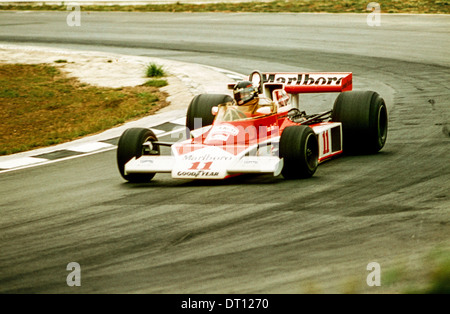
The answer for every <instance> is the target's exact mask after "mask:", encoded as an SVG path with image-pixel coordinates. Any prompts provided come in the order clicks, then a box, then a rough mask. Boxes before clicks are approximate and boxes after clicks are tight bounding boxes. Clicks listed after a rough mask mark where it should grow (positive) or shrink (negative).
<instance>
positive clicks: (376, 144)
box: [331, 91, 388, 154]
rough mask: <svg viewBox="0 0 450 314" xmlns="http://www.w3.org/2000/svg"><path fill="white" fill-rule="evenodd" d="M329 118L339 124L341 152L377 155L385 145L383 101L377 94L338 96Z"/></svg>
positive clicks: (358, 92)
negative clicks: (340, 128)
mask: <svg viewBox="0 0 450 314" xmlns="http://www.w3.org/2000/svg"><path fill="white" fill-rule="evenodd" d="M331 119H332V121H336V122H341V123H342V132H343V146H344V147H343V150H344V152H349V153H353V154H354V153H362V154H371V153H376V152H378V151H379V150H381V149H382V148H383V147H384V144H385V143H386V138H387V131H388V114H387V109H386V104H385V102H384V100H383V98H381V96H380V95H379V94H378V93H376V92H373V91H350V92H343V93H340V94H339V96H338V97H337V98H336V101H335V102H334V106H333V113H332V115H331Z"/></svg>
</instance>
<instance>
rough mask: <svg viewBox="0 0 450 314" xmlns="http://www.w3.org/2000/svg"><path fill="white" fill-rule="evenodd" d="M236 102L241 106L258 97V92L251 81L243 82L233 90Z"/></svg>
mask: <svg viewBox="0 0 450 314" xmlns="http://www.w3.org/2000/svg"><path fill="white" fill-rule="evenodd" d="M233 95H234V100H236V103H237V104H238V105H239V106H241V105H243V104H245V103H247V102H249V101H250V100H252V99H254V98H256V97H258V90H257V89H256V88H255V86H253V83H252V82H250V81H242V82H239V83H237V84H236V85H235V86H234V89H233Z"/></svg>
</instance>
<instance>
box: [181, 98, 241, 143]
mask: <svg viewBox="0 0 450 314" xmlns="http://www.w3.org/2000/svg"><path fill="white" fill-rule="evenodd" d="M231 101H233V98H231V96H229V95H225V94H201V95H197V96H195V97H194V98H193V99H192V101H191V103H190V104H189V107H188V111H187V115H186V128H187V135H188V138H189V137H190V131H192V130H195V129H199V128H202V127H205V126H208V125H211V124H212V123H213V121H214V115H213V114H212V112H211V110H212V108H213V107H215V106H218V105H220V104H224V103H227V102H231Z"/></svg>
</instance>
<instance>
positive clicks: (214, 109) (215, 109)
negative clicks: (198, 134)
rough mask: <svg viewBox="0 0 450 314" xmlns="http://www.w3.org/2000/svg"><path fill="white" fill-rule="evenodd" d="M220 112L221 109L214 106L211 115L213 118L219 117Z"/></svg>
mask: <svg viewBox="0 0 450 314" xmlns="http://www.w3.org/2000/svg"><path fill="white" fill-rule="evenodd" d="M218 112H219V107H217V106H214V107H212V108H211V114H212V115H213V116H215V115H217V113H218Z"/></svg>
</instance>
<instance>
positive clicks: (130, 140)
mask: <svg viewBox="0 0 450 314" xmlns="http://www.w3.org/2000/svg"><path fill="white" fill-rule="evenodd" d="M157 140H158V139H157V138H156V135H155V134H154V133H153V131H152V130H149V129H145V128H131V129H127V130H125V132H123V133H122V135H121V136H120V139H119V144H118V147H117V167H118V168H119V172H120V175H121V176H122V177H123V178H124V179H125V180H127V181H129V182H149V181H150V180H151V179H153V177H154V176H155V174H154V173H132V174H125V164H126V163H127V162H128V161H130V160H131V159H132V158H133V157H136V158H139V157H141V156H142V155H143V154H149V153H150V152H146V151H145V150H144V147H143V145H142V144H144V143H145V142H147V141H151V142H154V141H157ZM155 149H156V150H155ZM151 154H153V155H159V154H160V152H159V147H154V148H153V151H152V152H151Z"/></svg>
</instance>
